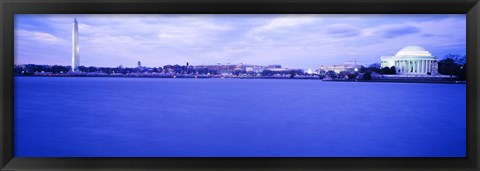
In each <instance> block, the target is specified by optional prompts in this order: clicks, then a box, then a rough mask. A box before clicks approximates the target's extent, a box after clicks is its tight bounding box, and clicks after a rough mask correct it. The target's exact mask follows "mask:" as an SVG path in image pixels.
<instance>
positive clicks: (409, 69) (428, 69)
mask: <svg viewBox="0 0 480 171" xmlns="http://www.w3.org/2000/svg"><path fill="white" fill-rule="evenodd" d="M380 60H381V67H382V68H384V67H392V66H394V67H395V69H396V73H397V74H419V75H428V73H430V74H432V75H435V74H438V60H437V57H435V56H432V54H431V53H430V52H428V51H427V50H425V49H424V48H423V47H420V46H407V47H404V48H403V49H401V50H400V51H398V52H397V53H396V54H395V56H382V57H380Z"/></svg>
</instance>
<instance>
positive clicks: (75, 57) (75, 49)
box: [72, 17, 80, 72]
mask: <svg viewBox="0 0 480 171" xmlns="http://www.w3.org/2000/svg"><path fill="white" fill-rule="evenodd" d="M79 48H80V47H79V42H78V23H77V18H76V17H75V19H74V20H73V30H72V71H73V72H75V71H78V66H79V65H80V54H79Z"/></svg>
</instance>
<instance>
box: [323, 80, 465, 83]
mask: <svg viewBox="0 0 480 171" xmlns="http://www.w3.org/2000/svg"><path fill="white" fill-rule="evenodd" d="M323 81H333V82H335V81H336V82H389V83H440V84H466V81H457V80H445V79H372V80H360V79H357V80H354V79H350V80H339V79H338V80H323Z"/></svg>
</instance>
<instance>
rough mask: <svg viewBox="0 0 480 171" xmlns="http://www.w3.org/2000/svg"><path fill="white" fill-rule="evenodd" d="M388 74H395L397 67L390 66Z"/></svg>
mask: <svg viewBox="0 0 480 171" xmlns="http://www.w3.org/2000/svg"><path fill="white" fill-rule="evenodd" d="M388 74H391V75H395V74H397V69H396V68H395V66H392V67H390V72H389V73H388Z"/></svg>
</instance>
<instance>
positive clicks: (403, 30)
mask: <svg viewBox="0 0 480 171" xmlns="http://www.w3.org/2000/svg"><path fill="white" fill-rule="evenodd" d="M74 17H76V18H77V20H78V22H79V35H80V38H79V39H80V63H81V65H85V66H108V67H116V66H119V65H123V66H126V67H131V66H135V65H136V63H137V61H141V62H142V64H143V65H145V66H151V67H158V66H163V65H167V64H181V65H184V64H185V63H186V62H189V63H190V64H191V65H200V64H216V63H231V64H237V63H244V64H260V65H268V64H281V65H282V66H284V67H289V68H301V69H307V68H312V69H314V68H318V67H319V66H320V65H328V64H343V63H345V62H347V61H358V63H361V64H371V63H375V62H380V56H384V55H385V56H386V55H394V54H395V53H396V52H397V51H398V50H400V49H401V48H402V47H404V46H407V45H419V46H423V47H424V48H426V49H427V50H429V51H430V52H431V53H432V54H433V55H435V56H438V57H440V58H442V57H443V56H444V55H446V54H448V53H454V54H465V53H466V47H465V45H466V28H465V27H466V21H465V15H463V14H462V15H443V14H442V15H58V14H56V15H45V14H42V15H23V14H22V15H16V16H15V63H16V64H31V63H33V64H48V65H55V64H57V65H70V64H71V51H72V50H71V49H72V48H71V46H72V45H71V41H72V40H71V39H72V24H73V19H74Z"/></svg>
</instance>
